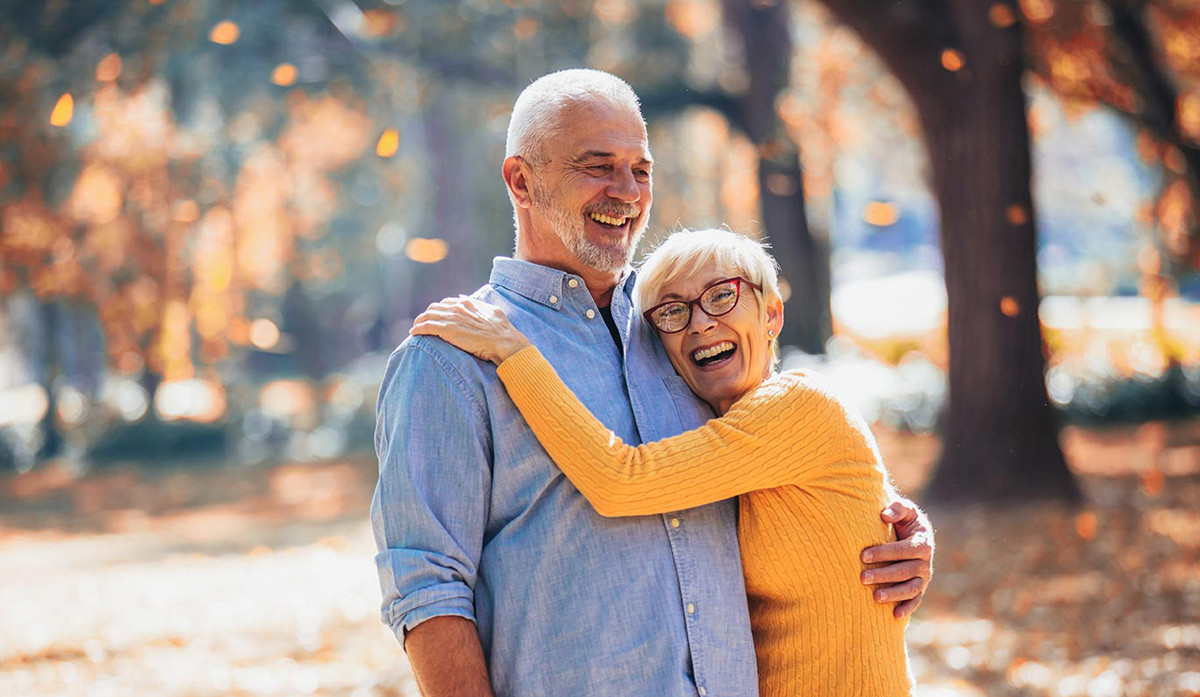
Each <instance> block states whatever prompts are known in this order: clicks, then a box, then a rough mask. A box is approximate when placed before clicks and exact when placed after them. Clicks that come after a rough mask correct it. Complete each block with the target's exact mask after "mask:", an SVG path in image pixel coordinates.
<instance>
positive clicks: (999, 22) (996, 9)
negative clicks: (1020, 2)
mask: <svg viewBox="0 0 1200 697" xmlns="http://www.w3.org/2000/svg"><path fill="white" fill-rule="evenodd" d="M988 21H990V22H991V23H992V26H994V27H996V28H997V29H1008V28H1009V27H1011V26H1012V25H1013V24H1015V23H1016V21H1017V17H1016V15H1015V14H1014V13H1013V8H1012V5H1009V4H1008V3H1006V2H998V3H996V4H994V5H992V6H991V7H990V8H988Z"/></svg>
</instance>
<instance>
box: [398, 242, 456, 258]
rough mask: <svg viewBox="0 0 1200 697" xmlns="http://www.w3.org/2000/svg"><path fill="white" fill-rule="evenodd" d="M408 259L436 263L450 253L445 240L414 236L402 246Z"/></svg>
mask: <svg viewBox="0 0 1200 697" xmlns="http://www.w3.org/2000/svg"><path fill="white" fill-rule="evenodd" d="M404 253H405V254H407V255H408V258H409V259H412V260H413V261H416V262H420V263H422V264H436V263H437V262H439V261H441V260H442V259H445V258H446V255H447V254H449V253H450V247H449V246H448V245H447V244H446V241H445V240H439V239H429V238H426V237H414V238H412V239H411V240H409V241H408V244H407V245H405V247H404Z"/></svg>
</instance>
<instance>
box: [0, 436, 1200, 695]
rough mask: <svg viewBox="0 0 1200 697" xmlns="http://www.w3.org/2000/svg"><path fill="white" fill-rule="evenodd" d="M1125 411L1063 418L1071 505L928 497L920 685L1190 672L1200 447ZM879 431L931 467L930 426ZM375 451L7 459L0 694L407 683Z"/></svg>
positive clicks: (1199, 636) (1070, 681) (1141, 685)
mask: <svg viewBox="0 0 1200 697" xmlns="http://www.w3.org/2000/svg"><path fill="white" fill-rule="evenodd" d="M1137 433H1138V432H1136V431H1131V432H1130V435H1129V436H1128V437H1125V438H1122V437H1114V436H1113V433H1112V432H1106V433H1102V434H1095V435H1092V434H1089V433H1087V432H1081V431H1069V432H1068V433H1067V434H1065V435H1064V443H1065V444H1066V447H1067V449H1068V456H1069V457H1070V458H1071V460H1072V465H1073V468H1074V469H1075V471H1076V474H1077V475H1078V476H1079V477H1080V479H1081V481H1082V483H1083V486H1084V489H1085V491H1086V494H1087V503H1086V504H1085V505H1084V506H1082V507H1077V508H1071V507H1066V506H1063V505H1059V504H1028V505H1024V506H1018V507H1003V508H1000V507H978V508H961V509H955V510H938V509H936V508H935V509H933V510H931V511H930V514H931V516H932V517H933V520H934V522H935V525H936V526H937V540H938V551H937V559H936V575H935V579H934V584H933V586H932V588H931V590H930V592H929V594H928V597H927V598H926V600H925V602H924V604H923V605H922V607H921V609H920V610H919V611H918V613H917V616H916V617H915V618H914V620H913V622H912V624H911V625H910V628H909V630H908V645H909V652H910V658H911V661H912V666H913V671H914V674H915V676H916V678H917V682H918V689H917V693H916V694H917V695H918V697H952V696H953V697H977V696H982V695H988V696H993V695H994V696H999V697H1010V696H1011V697H1026V696H1031V695H1047V696H1053V697H1135V696H1136V697H1142V696H1155V697H1157V696H1159V695H1164V696H1171V697H1175V696H1178V697H1184V696H1192V697H1195V696H1196V695H1200V509H1198V506H1197V503H1198V502H1200V456H1198V457H1197V459H1196V461H1195V462H1191V460H1190V459H1189V455H1190V454H1192V453H1195V452H1197V451H1195V450H1189V448H1192V447H1193V446H1192V445H1189V444H1186V443H1185V444H1181V445H1179V449H1182V451H1183V454H1182V455H1181V454H1179V453H1174V452H1167V453H1165V454H1164V451H1162V449H1161V448H1162V447H1163V443H1164V442H1166V441H1164V439H1161V438H1156V439H1152V438H1149V437H1148V436H1146V433H1148V432H1146V431H1143V432H1141V434H1142V436H1141V437H1140V438H1139V437H1138V436H1137ZM1155 433H1157V431H1155ZM880 441H881V445H882V447H883V450H884V453H885V457H886V458H887V460H888V462H889V464H890V466H891V467H892V469H893V470H894V471H895V472H896V476H897V479H898V480H899V481H900V483H901V485H902V486H905V487H907V488H909V489H910V490H911V489H912V488H914V487H916V486H918V485H919V484H920V482H921V481H923V480H924V479H925V478H926V477H927V476H928V464H929V462H931V461H932V459H933V458H934V457H935V456H936V452H937V443H936V440H935V439H933V438H931V437H920V436H911V435H901V434H894V433H881V434H880ZM1151 441H1153V442H1151ZM1155 448H1159V450H1157V451H1156V450H1155ZM374 467H375V466H374V462H373V461H372V460H370V459H367V458H364V459H361V460H353V461H346V462H335V463H326V464H316V465H285V466H280V467H274V468H265V467H258V468H238V467H232V466H206V467H194V468H187V469H178V468H176V469H170V470H165V469H161V468H157V469H145V468H134V467H118V468H108V469H104V470H97V471H93V472H89V473H88V474H86V475H84V476H83V477H81V478H76V477H73V476H71V475H70V474H68V472H69V469H67V468H66V467H65V466H64V467H57V466H51V467H46V468H43V469H39V470H37V471H35V472H32V473H29V474H26V475H22V476H19V477H15V476H10V477H6V478H3V479H0V608H3V611H2V612H0V694H3V695H17V696H22V697H24V696H26V695H27V696H29V697H49V696H51V695H53V696H54V697H67V696H71V695H88V696H89V697H92V696H96V695H100V696H103V695H151V694H152V695H162V696H164V697H185V696H191V695H230V696H233V697H239V696H243V695H244V696H250V695H263V696H270V695H281V696H282V695H307V694H311V695H337V696H343V695H344V696H346V697H368V696H375V697H402V696H403V697H416V695H417V694H418V693H417V690H416V684H415V681H414V680H413V678H412V675H411V671H410V670H409V667H408V664H407V662H406V660H405V658H404V654H403V651H402V650H401V649H400V646H399V644H398V643H397V642H396V640H395V638H394V637H393V636H392V635H391V633H390V631H389V630H388V629H386V628H385V627H384V626H383V625H382V624H381V623H380V622H379V620H378V603H379V590H378V585H377V581H376V575H375V570H374V564H373V561H372V557H373V555H374V544H373V542H372V540H371V534H370V529H369V526H368V525H367V523H366V509H367V505H368V503H369V500H370V494H371V490H372V487H373V484H374V476H375V469H374Z"/></svg>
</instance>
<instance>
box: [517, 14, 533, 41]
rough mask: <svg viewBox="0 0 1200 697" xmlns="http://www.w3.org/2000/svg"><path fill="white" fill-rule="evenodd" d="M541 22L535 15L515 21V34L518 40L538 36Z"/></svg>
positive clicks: (526, 39)
mask: <svg viewBox="0 0 1200 697" xmlns="http://www.w3.org/2000/svg"><path fill="white" fill-rule="evenodd" d="M538 28H539V24H538V21H537V20H536V19H534V18H533V17H522V18H520V19H518V20H517V21H516V22H513V36H515V37H516V38H517V40H518V41H528V40H530V39H532V38H533V37H535V36H537V33H538Z"/></svg>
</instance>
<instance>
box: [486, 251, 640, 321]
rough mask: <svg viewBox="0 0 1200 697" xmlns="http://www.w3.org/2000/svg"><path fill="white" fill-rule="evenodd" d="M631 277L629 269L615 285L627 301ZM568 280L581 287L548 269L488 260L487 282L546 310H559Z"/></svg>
mask: <svg viewBox="0 0 1200 697" xmlns="http://www.w3.org/2000/svg"><path fill="white" fill-rule="evenodd" d="M634 276H635V274H634V272H633V269H628V268H627V269H625V271H624V272H623V273H622V275H621V280H620V281H617V288H618V289H619V290H620V291H621V292H622V293H624V294H625V296H626V297H629V294H630V289H632V288H633V283H634ZM570 279H575V280H577V281H579V282H580V283H583V279H582V278H579V277H578V276H576V275H575V274H570V273H567V272H565V271H559V270H558V269H552V268H550V267H549V266H542V265H541V264H534V263H532V262H529V261H522V260H520V259H511V258H509V257H496V258H494V259H492V276H491V278H490V279H489V280H488V282H489V283H491V284H492V285H493V286H496V287H498V288H504V289H506V290H511V291H512V292H514V293H516V294H518V295H522V296H524V297H526V298H529V299H530V300H533V301H534V302H536V303H540V304H542V305H545V306H546V307H548V308H550V309H553V310H560V309H562V305H563V303H562V300H561V298H562V297H563V295H564V293H563V289H564V288H565V287H566V284H567V282H568V281H569V280H570ZM552 297H553V298H554V299H555V301H554V302H551V301H550V298H552Z"/></svg>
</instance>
